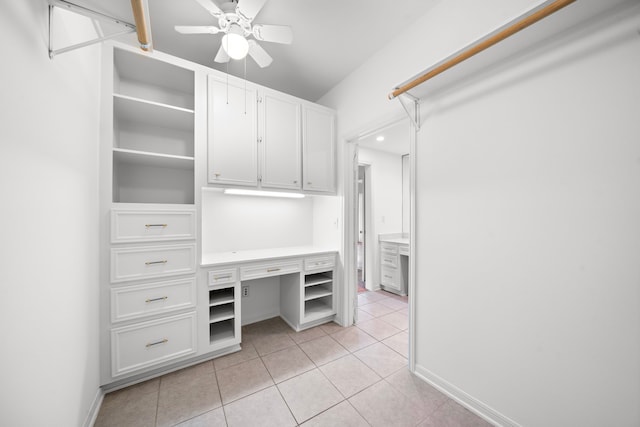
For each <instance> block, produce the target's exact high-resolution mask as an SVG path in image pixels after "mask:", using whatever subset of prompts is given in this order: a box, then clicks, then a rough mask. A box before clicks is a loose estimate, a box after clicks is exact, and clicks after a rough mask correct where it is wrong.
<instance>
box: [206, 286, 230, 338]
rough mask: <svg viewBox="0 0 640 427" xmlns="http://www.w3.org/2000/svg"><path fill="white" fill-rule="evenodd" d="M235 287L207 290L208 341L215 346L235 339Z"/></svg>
mask: <svg viewBox="0 0 640 427" xmlns="http://www.w3.org/2000/svg"><path fill="white" fill-rule="evenodd" d="M236 310H237V306H236V290H235V286H231V287H228V288H222V289H212V290H209V341H210V342H211V344H215V343H218V342H222V341H227V340H232V339H235V338H236Z"/></svg>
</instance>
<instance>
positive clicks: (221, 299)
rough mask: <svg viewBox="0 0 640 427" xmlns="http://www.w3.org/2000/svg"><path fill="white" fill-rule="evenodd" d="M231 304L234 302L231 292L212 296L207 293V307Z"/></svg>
mask: <svg viewBox="0 0 640 427" xmlns="http://www.w3.org/2000/svg"><path fill="white" fill-rule="evenodd" d="M232 302H234V298H233V292H231V293H225V294H212V293H211V292H209V307H215V306H217V305H223V304H229V303H232Z"/></svg>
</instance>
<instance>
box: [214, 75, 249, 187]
mask: <svg viewBox="0 0 640 427" xmlns="http://www.w3.org/2000/svg"><path fill="white" fill-rule="evenodd" d="M208 114H209V123H208V124H209V129H208V154H207V157H208V181H209V183H211V184H234V185H245V186H257V185H258V162H257V156H258V154H257V150H258V149H257V126H256V122H257V120H256V119H257V117H256V91H255V88H254V87H252V86H251V85H247V87H246V88H245V85H244V84H236V83H233V82H231V81H230V82H229V83H228V84H227V82H225V81H219V80H217V79H216V78H215V77H213V76H209V113H208Z"/></svg>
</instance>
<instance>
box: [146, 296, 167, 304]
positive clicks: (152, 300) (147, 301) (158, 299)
mask: <svg viewBox="0 0 640 427" xmlns="http://www.w3.org/2000/svg"><path fill="white" fill-rule="evenodd" d="M168 298H169V297H158V298H150V299H148V300H145V302H146V303H149V302H156V301H164V300H166V299H168Z"/></svg>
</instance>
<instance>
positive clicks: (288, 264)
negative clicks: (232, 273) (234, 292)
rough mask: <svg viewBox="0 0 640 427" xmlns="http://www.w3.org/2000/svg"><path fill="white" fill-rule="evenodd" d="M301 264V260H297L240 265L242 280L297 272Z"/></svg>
mask: <svg viewBox="0 0 640 427" xmlns="http://www.w3.org/2000/svg"><path fill="white" fill-rule="evenodd" d="M300 264H301V262H300V260H295V261H280V262H271V263H265V264H262V263H261V264H251V265H247V266H243V267H240V280H251V279H258V278H261V277H271V276H280V275H283V274H289V273H297V272H299V271H300V270H301V265H300Z"/></svg>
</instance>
